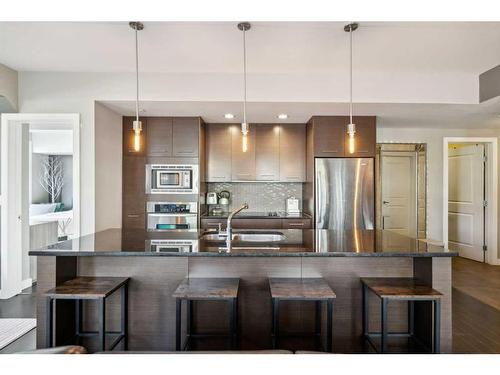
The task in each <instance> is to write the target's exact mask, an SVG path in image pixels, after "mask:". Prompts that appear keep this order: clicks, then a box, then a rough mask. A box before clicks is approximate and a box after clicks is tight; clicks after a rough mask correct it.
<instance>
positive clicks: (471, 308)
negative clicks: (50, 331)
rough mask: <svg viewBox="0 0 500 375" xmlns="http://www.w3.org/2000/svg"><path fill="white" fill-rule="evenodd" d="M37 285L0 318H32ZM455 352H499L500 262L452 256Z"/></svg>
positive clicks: (6, 304)
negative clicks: (494, 262)
mask: <svg viewBox="0 0 500 375" xmlns="http://www.w3.org/2000/svg"><path fill="white" fill-rule="evenodd" d="M34 289H35V288H32V289H27V290H26V291H24V293H28V294H21V295H18V296H16V297H13V298H11V299H8V300H0V318H33V317H35V314H36V303H35V295H34V293H33V294H29V293H30V292H31V291H33V292H34ZM452 313H453V352H454V353H483V354H486V353H500V266H490V265H487V264H483V263H479V262H474V261H472V260H467V259H464V258H454V259H453V312H452Z"/></svg>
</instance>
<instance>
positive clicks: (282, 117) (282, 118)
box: [278, 113, 288, 120]
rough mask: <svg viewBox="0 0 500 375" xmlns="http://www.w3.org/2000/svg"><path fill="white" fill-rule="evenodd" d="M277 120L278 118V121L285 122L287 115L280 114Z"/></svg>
mask: <svg viewBox="0 0 500 375" xmlns="http://www.w3.org/2000/svg"><path fill="white" fill-rule="evenodd" d="M278 118H279V119H280V120H286V119H287V118H288V115H287V114H286V113H280V114H279V115H278Z"/></svg>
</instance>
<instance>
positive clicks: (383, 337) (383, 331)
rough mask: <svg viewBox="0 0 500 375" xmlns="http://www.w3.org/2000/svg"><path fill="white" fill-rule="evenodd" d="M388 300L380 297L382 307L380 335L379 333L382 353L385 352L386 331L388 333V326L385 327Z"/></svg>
mask: <svg viewBox="0 0 500 375" xmlns="http://www.w3.org/2000/svg"><path fill="white" fill-rule="evenodd" d="M388 302H389V301H388V300H387V298H382V303H381V306H382V309H381V335H380V351H381V352H382V353H386V352H387V333H388V327H387V305H388Z"/></svg>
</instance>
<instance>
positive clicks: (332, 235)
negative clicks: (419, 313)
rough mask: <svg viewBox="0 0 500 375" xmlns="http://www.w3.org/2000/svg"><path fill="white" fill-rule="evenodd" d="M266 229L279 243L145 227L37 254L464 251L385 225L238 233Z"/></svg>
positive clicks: (396, 253) (68, 243)
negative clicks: (211, 237)
mask: <svg viewBox="0 0 500 375" xmlns="http://www.w3.org/2000/svg"><path fill="white" fill-rule="evenodd" d="M256 232H259V233H261V232H266V233H270V232H272V233H273V234H277V235H280V234H281V235H283V236H284V238H282V239H281V240H279V241H275V242H261V243H256V242H252V243H251V242H244V241H240V240H233V241H232V250H231V252H227V251H225V250H224V246H225V242H224V241H214V240H212V241H210V240H205V239H199V238H200V236H202V235H203V234H206V233H215V232H213V231H206V230H181V231H166V232H147V231H145V230H122V229H108V230H105V231H102V232H97V233H94V234H89V235H86V236H82V237H79V238H75V239H72V240H68V241H63V242H59V243H57V244H54V245H51V246H47V247H45V248H41V249H38V250H32V251H30V252H29V254H30V255H37V256H43V255H46V256H207V257H211V256H215V257H217V256H220V257H226V256H239V257H252V256H257V257H274V256H285V257H293V256H303V257H309V256H311V257H314V256H327V257H328V256H329V257H345V256H390V257H439V256H444V257H449V256H456V255H458V254H457V253H456V252H453V251H449V250H447V249H444V248H443V247H439V246H435V245H432V244H428V243H425V242H423V241H419V240H417V239H414V238H410V237H406V236H403V235H400V234H397V233H394V232H390V231H379V230H356V231H352V230H351V231H334V230H324V229H320V230H312V229H304V230H300V229H283V230H252V231H249V230H234V233H256Z"/></svg>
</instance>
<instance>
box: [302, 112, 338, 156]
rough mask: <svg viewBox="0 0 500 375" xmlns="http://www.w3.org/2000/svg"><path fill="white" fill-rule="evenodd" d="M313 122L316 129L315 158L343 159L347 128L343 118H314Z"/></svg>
mask: <svg viewBox="0 0 500 375" xmlns="http://www.w3.org/2000/svg"><path fill="white" fill-rule="evenodd" d="M311 121H312V126H313V128H314V132H313V134H314V135H313V137H314V156H315V157H321V158H335V157H343V156H344V140H345V132H346V128H345V126H344V124H343V120H342V117H341V116H314V117H313V118H312V119H311ZM310 126H311V124H310Z"/></svg>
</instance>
